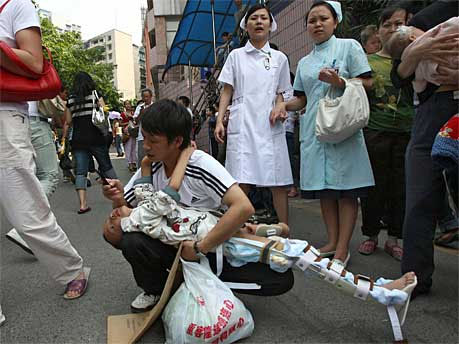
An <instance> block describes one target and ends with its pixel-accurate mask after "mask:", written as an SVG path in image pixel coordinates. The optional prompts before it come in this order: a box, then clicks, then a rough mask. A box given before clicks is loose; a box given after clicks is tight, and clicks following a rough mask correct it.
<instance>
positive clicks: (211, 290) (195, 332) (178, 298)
mask: <svg viewBox="0 0 459 344" xmlns="http://www.w3.org/2000/svg"><path fill="white" fill-rule="evenodd" d="M181 261H182V266H183V277H184V279H185V282H183V283H182V285H181V286H180V287H179V289H178V290H177V292H176V293H175V294H174V296H172V298H171V299H170V300H169V303H168V305H167V307H166V309H165V310H164V313H163V316H162V319H163V323H164V329H165V332H166V344H185V343H186V344H188V343H211V344H226V343H233V342H235V341H237V340H240V339H242V338H245V337H249V336H250V335H251V334H252V332H253V329H254V322H253V318H252V315H251V314H250V312H249V311H248V310H247V308H245V306H244V304H243V303H242V301H241V300H239V299H238V298H237V297H235V296H234V294H233V292H232V291H231V290H230V289H229V288H228V287H227V286H226V285H225V284H224V283H223V282H222V281H220V280H219V279H218V277H217V276H215V275H214V273H213V272H212V270H211V269H210V267H209V262H208V260H207V259H201V263H197V262H187V261H184V260H183V259H181Z"/></svg>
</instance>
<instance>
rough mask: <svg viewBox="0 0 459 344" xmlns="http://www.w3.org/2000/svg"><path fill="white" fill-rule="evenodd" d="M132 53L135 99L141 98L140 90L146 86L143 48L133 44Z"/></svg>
mask: <svg viewBox="0 0 459 344" xmlns="http://www.w3.org/2000/svg"><path fill="white" fill-rule="evenodd" d="M132 51H133V53H134V55H133V59H134V80H135V94H136V96H137V99H140V98H141V91H142V90H143V89H144V88H146V87H147V79H146V70H145V48H144V47H139V46H137V45H135V44H133V45H132Z"/></svg>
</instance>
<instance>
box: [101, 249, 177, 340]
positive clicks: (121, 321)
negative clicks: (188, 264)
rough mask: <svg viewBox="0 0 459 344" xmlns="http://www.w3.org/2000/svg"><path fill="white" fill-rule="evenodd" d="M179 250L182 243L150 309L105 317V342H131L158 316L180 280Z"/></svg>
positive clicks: (139, 336)
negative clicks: (160, 291)
mask: <svg viewBox="0 0 459 344" xmlns="http://www.w3.org/2000/svg"><path fill="white" fill-rule="evenodd" d="M181 252H182V245H180V247H179V249H178V250H177V255H176V256H175V259H174V263H173V264H172V267H171V270H170V271H169V276H168V277H167V281H166V285H165V286H164V289H163V292H162V294H161V297H160V299H159V301H158V303H157V304H156V306H155V307H153V309H152V310H151V311H149V312H145V313H140V314H132V313H131V314H125V315H111V316H109V317H108V318H107V344H133V343H135V342H137V341H138V340H139V339H140V338H141V337H142V336H143V335H144V334H145V332H147V330H148V329H149V328H150V326H151V325H153V323H154V322H155V321H156V320H157V319H158V318H159V316H160V315H161V313H162V311H163V309H164V307H165V306H166V304H167V302H168V301H169V298H170V297H171V294H172V293H173V291H175V289H176V288H177V287H178V283H177V279H179V280H180V281H181V277H182V276H181V274H179V275H178V276H177V271H178V268H179V264H180V259H179V258H180V254H181Z"/></svg>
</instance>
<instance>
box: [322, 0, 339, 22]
mask: <svg viewBox="0 0 459 344" xmlns="http://www.w3.org/2000/svg"><path fill="white" fill-rule="evenodd" d="M325 2H326V3H327V4H329V5H330V6H331V7H333V9H334V10H335V12H336V17H337V18H338V23H341V21H342V20H343V12H342V11H341V4H340V3H339V2H338V1H325Z"/></svg>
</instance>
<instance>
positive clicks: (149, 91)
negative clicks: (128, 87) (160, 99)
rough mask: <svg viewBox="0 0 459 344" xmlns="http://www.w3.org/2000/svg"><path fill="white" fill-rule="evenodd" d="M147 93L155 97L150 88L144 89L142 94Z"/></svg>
mask: <svg viewBox="0 0 459 344" xmlns="http://www.w3.org/2000/svg"><path fill="white" fill-rule="evenodd" d="M145 92H148V93H150V96H153V92H152V90H150V89H149V88H144V89H143V90H142V91H141V92H140V94H144V93H145Z"/></svg>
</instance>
